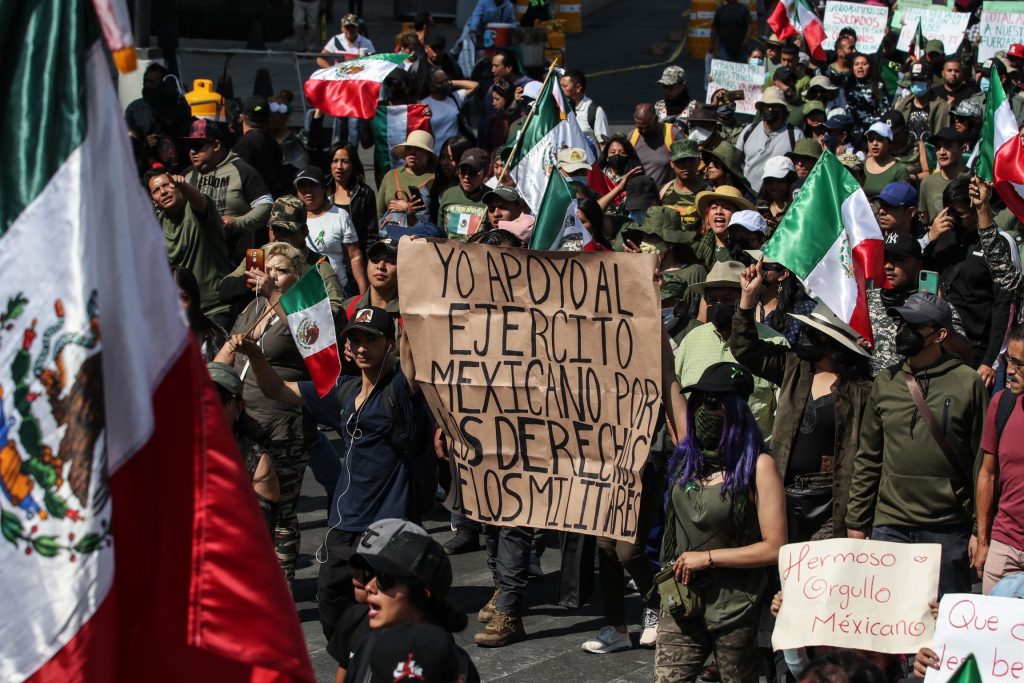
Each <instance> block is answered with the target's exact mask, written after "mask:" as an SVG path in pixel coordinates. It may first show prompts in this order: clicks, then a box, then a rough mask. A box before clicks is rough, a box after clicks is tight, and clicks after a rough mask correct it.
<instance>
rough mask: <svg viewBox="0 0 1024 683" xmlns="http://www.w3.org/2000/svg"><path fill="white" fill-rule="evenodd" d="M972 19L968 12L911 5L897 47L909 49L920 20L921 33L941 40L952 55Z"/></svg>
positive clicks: (905, 15)
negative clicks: (946, 10)
mask: <svg viewBox="0 0 1024 683" xmlns="http://www.w3.org/2000/svg"><path fill="white" fill-rule="evenodd" d="M970 20H971V15H970V14H968V13H967V12H944V11H942V10H934V9H924V8H921V7H911V8H909V9H906V10H904V12H903V30H902V31H901V32H900V39H899V41H898V42H897V43H896V49H898V50H907V49H909V47H910V40H912V39H913V36H914V33H916V32H917V30H916V28H915V22H918V21H920V22H921V34H922V35H923V36H924V37H925V39H926V40H941V41H942V46H943V48H944V49H945V51H946V54H947V55H951V54H953V53H955V52H956V51H957V50H958V49H959V48H960V43H961V42H963V39H964V31H966V30H967V22H969V21H970ZM911 29H913V32H912V33H909V38H908V37H907V35H908V32H909V31H910V30H911ZM901 46H902V47H901ZM858 49H859V46H858Z"/></svg>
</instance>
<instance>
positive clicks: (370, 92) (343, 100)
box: [302, 53, 409, 119]
mask: <svg viewBox="0 0 1024 683" xmlns="http://www.w3.org/2000/svg"><path fill="white" fill-rule="evenodd" d="M408 58H409V55H402V54H395V53H382V54H376V55H370V56H368V57H360V58H359V59H349V60H346V61H344V62H340V63H338V64H335V65H333V66H329V67H327V68H325V69H320V70H319V71H314V72H313V75H312V76H310V77H309V80H308V81H306V84H305V86H303V88H302V89H303V91H304V92H305V93H306V99H307V100H309V102H310V104H312V105H313V106H314V107H316V108H317V109H319V110H320V111H322V112H324V113H326V114H330V115H331V116H339V117H344V116H353V117H355V118H357V119H372V118H373V116H374V113H375V112H376V111H377V102H378V101H379V100H380V85H381V83H383V82H384V79H385V78H386V77H387V75H388V74H389V73H391V72H392V71H394V70H395V69H396V68H399V67H401V65H402V63H403V62H405V60H407V59H408Z"/></svg>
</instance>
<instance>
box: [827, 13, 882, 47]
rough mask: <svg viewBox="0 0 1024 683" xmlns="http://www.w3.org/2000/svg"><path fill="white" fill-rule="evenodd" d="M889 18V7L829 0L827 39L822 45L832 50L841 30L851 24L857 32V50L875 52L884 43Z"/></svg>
mask: <svg viewBox="0 0 1024 683" xmlns="http://www.w3.org/2000/svg"><path fill="white" fill-rule="evenodd" d="M888 18H889V8H888V7H875V6H874V5H863V4H861V3H858V2H839V1H838V0H829V1H828V2H826V3H825V40H824V42H822V44H821V45H822V47H824V48H825V49H826V50H831V49H832V48H833V47H835V44H836V38H838V37H839V32H840V31H842V30H843V29H844V28H846V27H847V26H849V27H850V28H852V29H853V30H854V31H856V32H857V51H858V52H863V53H864V54H873V53H874V52H875V51H877V50H878V48H879V46H880V45H881V44H882V37H883V36H885V22H886V20H887V19H888Z"/></svg>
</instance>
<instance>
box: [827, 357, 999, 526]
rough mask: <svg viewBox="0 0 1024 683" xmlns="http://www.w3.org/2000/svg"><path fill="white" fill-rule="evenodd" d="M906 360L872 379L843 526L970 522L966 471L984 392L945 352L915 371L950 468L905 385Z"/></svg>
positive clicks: (975, 447) (978, 435)
mask: <svg viewBox="0 0 1024 683" xmlns="http://www.w3.org/2000/svg"><path fill="white" fill-rule="evenodd" d="M909 371H910V367H909V366H908V365H907V363H906V361H904V362H903V364H902V365H901V366H898V367H893V368H889V369H888V370H883V371H882V372H881V373H880V374H879V375H878V377H876V378H875V382H874V385H873V386H872V388H871V394H870V395H869V397H868V404H867V407H866V409H865V413H864V419H863V422H862V423H861V430H860V448H859V450H858V451H857V457H856V460H855V462H854V465H853V468H854V469H853V481H852V484H851V486H850V502H849V505H848V507H847V511H846V526H847V527H848V528H850V529H857V530H864V529H867V528H868V527H877V526H888V525H906V526H933V525H940V524H953V523H970V521H971V518H972V515H973V512H974V487H973V482H972V475H971V473H972V472H973V471H974V460H975V457H976V455H977V453H978V448H979V446H980V444H981V431H982V426H983V425H984V423H985V407H986V406H987V404H988V395H987V393H986V392H985V385H984V383H983V382H982V380H981V378H980V377H979V376H978V373H976V372H975V371H974V370H972V369H971V368H970V367H968V366H966V365H964V364H963V363H961V362H960V361H959V360H958V359H957V358H955V357H953V356H951V355H948V354H945V355H943V356H942V358H940V359H939V361H938V363H937V364H936V365H935V366H934V367H931V368H929V369H927V370H924V371H918V372H917V373H916V374H915V377H917V382H918V384H920V385H921V390H922V393H924V396H925V404H926V405H927V406H928V408H929V410H930V411H931V413H932V415H934V416H935V420H936V421H937V422H938V424H939V427H940V428H941V429H942V430H943V432H944V434H945V437H946V440H947V441H948V442H949V444H950V446H951V447H952V450H953V453H954V454H956V456H957V458H958V460H959V461H958V462H957V463H956V467H954V466H953V464H952V463H950V461H949V459H948V458H947V457H946V456H945V455H944V454H943V452H942V449H941V448H939V445H938V443H937V442H936V441H935V438H934V437H933V436H932V435H931V432H929V431H928V426H927V425H926V424H925V422H924V420H923V419H921V416H920V415H918V414H917V408H916V406H915V405H914V399H913V398H911V396H910V390H909V389H908V388H907V383H906V379H905V376H906V373H907V372H909Z"/></svg>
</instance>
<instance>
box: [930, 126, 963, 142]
mask: <svg viewBox="0 0 1024 683" xmlns="http://www.w3.org/2000/svg"><path fill="white" fill-rule="evenodd" d="M936 140H946V141H947V142H952V143H953V144H955V145H962V144H964V136H963V135H960V133H958V132H957V130H956V128H952V127H950V126H946V127H945V128H941V129H939V132H938V133H935V134H934V135H932V142H935V141H936Z"/></svg>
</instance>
